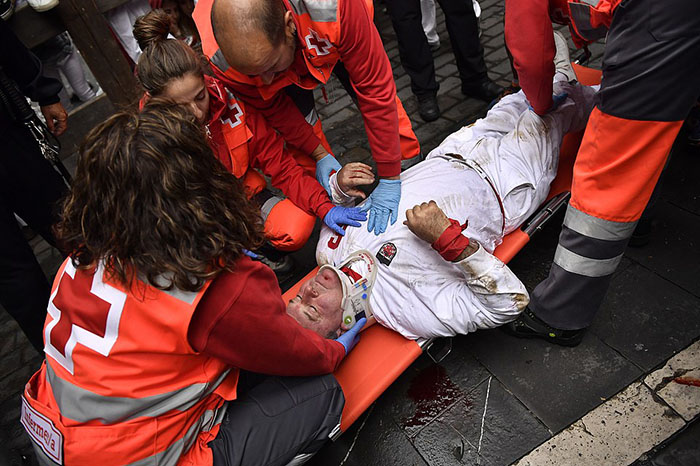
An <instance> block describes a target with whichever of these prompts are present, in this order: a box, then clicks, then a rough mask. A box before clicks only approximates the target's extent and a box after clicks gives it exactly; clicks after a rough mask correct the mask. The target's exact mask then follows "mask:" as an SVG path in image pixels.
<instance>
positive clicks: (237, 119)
mask: <svg viewBox="0 0 700 466" xmlns="http://www.w3.org/2000/svg"><path fill="white" fill-rule="evenodd" d="M227 105H228V109H229V110H233V111H235V112H230V113H229V117H228V118H226V119H225V120H224V119H222V120H221V122H222V123H228V124H229V126H230V127H231V128H235V127H236V126H238V125H240V124H241V121H242V120H241V117H242V116H243V110H241V106H240V105H238V102H234V103H233V104H231V103H230V102H229V103H228V104H227ZM231 119H233V121H232V120H231Z"/></svg>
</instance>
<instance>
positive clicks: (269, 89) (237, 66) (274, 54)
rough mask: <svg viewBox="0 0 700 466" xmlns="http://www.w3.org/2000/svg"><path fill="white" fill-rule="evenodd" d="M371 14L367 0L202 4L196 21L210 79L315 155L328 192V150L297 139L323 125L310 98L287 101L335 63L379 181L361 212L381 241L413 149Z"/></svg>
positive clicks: (331, 165)
mask: <svg viewBox="0 0 700 466" xmlns="http://www.w3.org/2000/svg"><path fill="white" fill-rule="evenodd" d="M372 15H373V10H372V7H371V2H361V1H349V0H337V1H329V2H311V1H306V0H283V1H277V0H260V1H258V0H200V1H199V2H198V3H197V6H196V8H195V11H194V14H193V18H194V20H195V23H196V24H197V29H198V30H199V34H200V37H201V38H202V50H203V52H204V54H205V55H206V56H207V57H209V59H210V61H211V63H212V65H213V68H214V71H215V73H216V74H217V76H218V77H219V78H220V79H221V80H222V81H223V82H224V84H225V85H226V86H229V87H231V88H232V89H233V90H235V91H236V92H237V94H238V95H240V96H241V99H243V100H245V101H246V103H247V104H249V105H252V106H255V107H256V108H257V109H259V110H260V111H262V112H263V114H264V115H265V117H266V118H267V119H268V120H269V121H270V123H271V124H272V126H273V127H274V128H275V129H277V130H278V131H279V132H280V133H281V134H282V136H283V137H284V138H285V140H286V141H287V143H289V144H291V145H293V146H296V147H298V148H301V149H302V150H303V151H304V152H306V153H310V154H312V156H313V157H314V159H315V160H316V161H317V162H316V172H317V178H318V179H319V181H320V182H321V184H323V185H324V187H325V188H326V190H327V191H328V190H329V188H328V185H327V179H328V175H329V174H330V173H331V172H332V171H334V170H338V169H340V165H339V164H338V162H337V161H336V160H335V158H334V157H333V156H332V155H330V153H329V152H328V149H329V148H328V147H327V146H326V147H324V145H323V144H321V143H318V144H316V146H314V143H313V142H312V140H311V139H310V138H307V137H305V138H304V140H303V141H299V134H301V133H302V132H304V131H306V130H305V127H306V128H308V127H309V125H315V127H316V130H317V134H318V135H320V134H321V133H320V131H321V127H320V123H319V122H318V120H317V115H316V113H315V109H314V108H313V99H312V96H311V94H310V93H309V92H302V93H301V95H302V96H306V97H305V99H306V102H307V103H308V105H307V106H306V108H302V109H301V110H302V111H300V110H299V108H298V107H297V106H296V105H295V104H294V102H293V101H292V99H291V98H290V96H289V95H288V93H290V92H291V93H294V94H299V91H298V90H297V88H301V89H305V90H307V91H309V90H311V89H314V88H316V87H318V86H319V85H323V84H325V83H327V82H328V80H329V79H330V78H331V74H332V73H333V72H334V70H336V71H338V69H337V66H338V65H339V64H340V63H341V62H342V65H343V66H344V69H345V70H346V71H347V74H348V77H349V82H350V83H351V87H352V89H353V90H354V92H355V94H356V98H357V103H358V106H359V109H360V112H361V113H362V117H363V119H364V122H365V128H366V130H367V135H368V139H369V143H370V147H371V150H372V157H373V158H374V160H375V162H376V165H377V174H378V175H379V178H380V181H379V185H378V186H377V188H375V190H374V192H373V193H372V194H371V195H370V197H369V199H370V205H369V207H368V210H369V215H370V221H369V222H368V228H373V230H374V232H375V233H376V234H379V233H381V232H382V231H384V230H385V229H386V225H387V224H388V222H389V221H390V220H391V222H392V223H394V222H395V221H396V216H397V214H398V212H397V208H398V202H399V198H400V193H401V189H400V180H399V179H398V174H399V173H400V171H401V159H402V156H403V157H405V158H410V157H414V156H416V155H419V154H420V147H419V145H418V141H417V140H416V138H415V135H414V134H413V131H412V130H411V125H410V120H409V119H408V118H407V117H406V115H405V112H404V111H403V109H402V107H401V104H400V102H399V101H398V99H397V98H396V86H395V84H394V77H393V73H392V69H391V64H390V63H389V59H388V57H387V56H386V53H385V52H384V48H383V45H382V42H381V40H380V38H379V34H378V32H377V30H376V28H375V27H374V24H373V23H372ZM238 19H240V21H239V20H238ZM290 86H293V87H291V88H289V87H290ZM304 118H306V120H304ZM402 136H403V137H402ZM316 140H317V141H321V142H323V139H319V138H317V139H316ZM326 154H327V155H326Z"/></svg>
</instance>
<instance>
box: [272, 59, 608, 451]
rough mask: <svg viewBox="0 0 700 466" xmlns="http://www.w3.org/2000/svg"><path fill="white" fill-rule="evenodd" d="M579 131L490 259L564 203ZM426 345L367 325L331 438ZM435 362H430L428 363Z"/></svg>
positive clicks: (585, 77)
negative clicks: (539, 197) (535, 204)
mask: <svg viewBox="0 0 700 466" xmlns="http://www.w3.org/2000/svg"><path fill="white" fill-rule="evenodd" d="M573 66H574V71H575V72H576V75H577V77H578V80H579V82H581V83H582V84H586V85H593V84H598V83H600V79H601V75H602V73H601V72H600V71H598V70H593V69H591V68H586V67H583V66H580V65H577V64H574V65H573ZM582 136H583V131H579V132H577V133H569V134H567V135H566V136H565V137H564V140H563V142H562V146H561V150H560V158H559V170H558V172H557V177H556V178H555V179H554V181H553V182H552V185H551V188H550V191H549V195H548V197H547V200H546V201H545V202H544V204H543V205H542V207H541V208H540V210H539V211H538V212H537V213H535V214H534V215H533V216H532V217H530V219H529V220H528V221H526V222H525V223H524V224H523V225H522V226H521V227H520V229H518V230H516V231H514V232H512V233H510V234H509V235H507V236H506V237H505V238H503V242H502V243H501V244H500V245H499V246H498V247H497V248H496V250H495V251H494V254H495V255H496V257H498V258H499V259H501V260H502V261H503V262H505V263H508V262H509V261H510V260H511V259H512V258H513V257H515V255H516V254H517V253H518V252H519V251H520V250H521V249H522V248H523V246H525V244H527V243H528V241H530V238H531V237H532V235H533V234H535V233H536V232H537V231H538V230H539V229H540V228H541V227H542V225H543V224H544V223H545V222H546V221H547V220H548V219H549V218H551V217H552V216H553V215H554V213H555V212H557V210H558V209H559V208H561V207H563V206H564V205H566V202H567V201H568V199H569V197H570V196H571V193H570V189H571V180H572V177H573V166H574V159H575V158H576V153H577V151H578V146H579V144H580V143H581V138H582ZM317 271H318V267H316V268H315V269H314V270H312V271H311V272H309V274H308V275H306V276H305V277H304V278H302V279H301V280H300V281H299V282H298V283H297V284H295V285H294V286H292V287H291V288H290V289H289V290H287V292H285V293H284V295H283V298H284V299H285V300H290V299H292V298H293V297H294V296H296V293H297V291H298V290H299V288H300V287H301V284H302V283H304V282H305V281H307V280H308V279H310V278H311V277H313V276H314V275H316V272H317ZM431 344H432V341H431V340H416V341H414V340H407V339H406V338H404V337H402V336H401V335H399V334H398V333H396V332H394V331H393V330H389V329H388V328H386V327H382V326H381V325H372V326H371V327H369V328H367V329H366V330H363V332H362V334H361V337H360V342H359V343H358V344H357V346H356V347H355V348H354V349H353V350H352V352H351V353H350V354H349V355H348V356H347V357H346V358H345V359H344V360H343V362H342V363H341V365H340V367H339V368H338V370H336V372H335V374H334V375H335V377H336V379H337V380H338V383H340V386H341V387H342V389H343V393H344V395H345V408H344V409H343V415H342V419H341V424H340V431H338V432H335V433H334V434H333V435H332V439H333V440H335V439H336V438H337V437H338V436H339V435H340V434H341V433H342V432H344V431H346V430H347V429H348V428H349V427H350V426H351V425H352V423H353V422H355V420H357V418H358V417H359V416H360V415H361V414H362V413H363V412H364V411H365V410H366V409H367V408H369V406H370V405H371V404H372V403H373V402H374V401H375V400H376V399H377V398H379V396H380V395H381V394H382V393H383V392H384V390H386V389H387V388H388V387H389V385H391V384H392V383H393V382H394V381H395V380H396V379H397V378H398V377H399V376H400V375H401V374H402V373H403V371H405V370H406V369H407V368H408V366H410V365H411V364H412V363H413V361H415V360H416V359H417V358H418V356H420V354H421V353H422V352H423V350H426V349H428V348H429V347H430V345H431ZM434 359H435V358H434Z"/></svg>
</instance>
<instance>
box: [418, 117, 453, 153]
mask: <svg viewBox="0 0 700 466" xmlns="http://www.w3.org/2000/svg"><path fill="white" fill-rule="evenodd" d="M454 127H455V123H454V122H453V121H450V120H448V119H446V118H443V117H440V118H438V119H437V120H435V121H431V122H430V123H427V124H425V125H424V126H422V127H420V128H418V129H417V130H416V131H415V133H416V137H417V138H418V141H420V143H421V147H422V146H423V145H424V144H425V145H428V144H429V143H430V142H431V141H432V140H433V139H434V138H436V136H435V135H436V134H442V133H444V132H445V130H448V129H451V128H454ZM449 132H451V131H449ZM441 140H442V139H440V141H441ZM438 142H439V141H438Z"/></svg>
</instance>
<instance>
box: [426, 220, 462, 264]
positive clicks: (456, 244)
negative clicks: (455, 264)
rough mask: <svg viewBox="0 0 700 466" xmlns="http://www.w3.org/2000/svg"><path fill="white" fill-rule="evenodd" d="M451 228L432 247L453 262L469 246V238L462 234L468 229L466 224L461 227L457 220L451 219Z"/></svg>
mask: <svg viewBox="0 0 700 466" xmlns="http://www.w3.org/2000/svg"><path fill="white" fill-rule="evenodd" d="M449 220H450V224H451V225H450V226H449V227H447V229H445V231H443V232H442V234H441V235H440V237H439V238H438V239H437V240H436V241H435V242H434V243H433V244H432V245H431V246H432V247H433V249H435V250H436V251H437V252H438V254H440V255H441V256H442V258H443V259H445V260H446V261H453V260H455V259H456V258H458V257H459V255H460V254H462V252H464V250H465V249H466V247H467V246H469V238H467V237H466V236H464V235H463V234H462V231H463V230H464V229H465V228H467V224H466V222H465V223H464V225H460V224H459V222H458V221H457V220H453V219H449Z"/></svg>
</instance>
